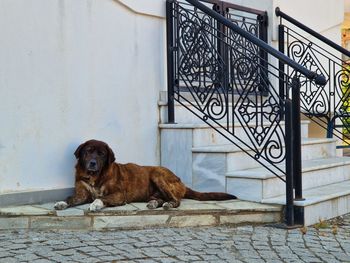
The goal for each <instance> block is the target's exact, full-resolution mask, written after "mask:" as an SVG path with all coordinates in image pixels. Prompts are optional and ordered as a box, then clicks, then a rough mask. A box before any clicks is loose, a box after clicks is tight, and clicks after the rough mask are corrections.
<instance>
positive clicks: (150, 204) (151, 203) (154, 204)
mask: <svg viewBox="0 0 350 263" xmlns="http://www.w3.org/2000/svg"><path fill="white" fill-rule="evenodd" d="M157 207H159V203H158V201H157V200H151V201H149V202H148V203H147V208H148V209H156V208H157Z"/></svg>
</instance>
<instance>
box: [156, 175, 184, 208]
mask: <svg viewBox="0 0 350 263" xmlns="http://www.w3.org/2000/svg"><path fill="white" fill-rule="evenodd" d="M151 180H152V182H153V183H154V185H155V186H156V188H157V191H159V192H160V194H161V196H162V197H163V198H164V201H165V202H164V203H163V204H162V206H163V208H164V209H165V210H168V209H170V208H176V207H178V206H179V205H180V201H181V199H182V198H183V196H184V195H185V193H186V186H185V185H184V184H183V183H182V182H181V180H180V179H179V178H178V177H176V176H175V175H174V177H172V176H171V177H169V176H167V175H164V174H162V173H159V174H156V175H153V176H152V178H151Z"/></svg>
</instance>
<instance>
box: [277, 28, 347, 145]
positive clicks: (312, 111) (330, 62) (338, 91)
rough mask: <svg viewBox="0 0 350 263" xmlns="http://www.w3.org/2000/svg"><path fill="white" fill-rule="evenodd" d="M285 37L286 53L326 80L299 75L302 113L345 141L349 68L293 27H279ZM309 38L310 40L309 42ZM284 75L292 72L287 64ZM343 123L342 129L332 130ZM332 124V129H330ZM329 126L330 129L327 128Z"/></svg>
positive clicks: (319, 44)
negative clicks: (325, 82) (311, 79)
mask: <svg viewBox="0 0 350 263" xmlns="http://www.w3.org/2000/svg"><path fill="white" fill-rule="evenodd" d="M283 29H284V30H283V34H284V35H285V36H284V38H285V39H286V46H287V50H286V51H287V52H286V53H287V55H288V56H289V57H290V58H292V59H293V60H295V61H296V62H298V63H299V64H301V65H302V66H304V67H306V68H308V69H310V70H311V71H314V72H316V73H318V74H322V75H323V76H325V77H326V79H327V84H326V85H325V86H319V85H316V84H315V83H314V82H312V81H310V80H308V79H305V78H303V76H300V79H301V80H302V81H301V91H300V92H301V108H302V111H303V113H304V114H306V115H307V116H309V117H310V118H311V119H312V120H314V121H315V122H316V123H318V124H319V125H320V126H322V127H323V128H325V129H327V130H328V134H330V133H333V135H335V136H336V137H338V138H339V139H341V140H343V141H344V142H346V143H348V142H347V140H348V139H350V133H349V129H350V125H349V124H350V122H349V120H350V119H349V116H350V107H349V104H350V89H349V88H350V87H349V85H350V81H349V79H350V71H349V65H348V64H347V63H346V62H345V61H343V60H341V58H340V56H337V53H335V55H334V54H332V53H330V51H329V48H328V49H326V46H325V45H324V44H322V42H321V41H318V42H319V43H318V44H316V43H315V42H313V41H317V40H315V39H312V38H310V37H308V38H306V37H305V36H303V35H302V34H301V33H299V32H297V31H296V29H292V28H289V27H287V26H285V25H284V26H283ZM312 40H313V41H312ZM287 74H288V75H289V74H294V71H293V70H291V69H290V68H289V67H287ZM339 122H340V125H339V126H344V127H343V128H344V129H334V128H336V127H337V125H336V123H339ZM332 127H333V128H332ZM330 129H331V130H330Z"/></svg>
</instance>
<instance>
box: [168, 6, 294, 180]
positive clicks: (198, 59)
mask: <svg viewBox="0 0 350 263" xmlns="http://www.w3.org/2000/svg"><path fill="white" fill-rule="evenodd" d="M171 13H172V19H173V20H172V22H173V29H174V34H173V43H172V45H173V47H172V50H173V57H174V60H175V61H174V65H175V68H174V76H173V77H174V86H173V88H174V99H175V100H176V101H178V102H179V103H180V104H181V105H183V106H184V107H186V108H187V109H188V110H190V111H191V112H192V113H193V114H195V115H196V116H198V117H199V118H201V119H202V120H203V121H204V122H206V123H207V124H209V125H210V126H211V127H213V128H214V129H215V130H216V131H217V132H219V133H220V134H222V135H223V136H224V137H226V138H227V139H228V140H229V141H231V142H232V143H233V144H234V145H235V146H236V147H237V148H239V149H241V150H243V151H244V152H246V153H247V154H248V155H250V156H251V157H252V158H254V159H255V160H256V161H257V162H259V163H260V164H262V165H263V166H264V167H266V168H267V169H268V170H270V171H271V172H272V173H273V174H275V175H276V176H277V177H279V178H280V179H282V180H283V181H284V178H282V176H283V175H284V174H285V161H286V149H285V128H284V121H283V118H281V116H283V114H284V111H285V109H284V107H285V103H284V100H283V99H281V98H280V96H279V94H278V89H276V87H275V85H276V83H278V81H279V79H280V75H281V72H279V70H278V68H277V67H276V66H275V65H273V64H271V63H269V62H268V59H267V55H266V54H263V53H262V52H260V51H259V50H260V47H258V46H256V45H255V44H254V43H252V42H251V41H249V40H248V39H244V41H241V40H240V41H238V38H237V34H236V33H235V32H233V31H232V30H231V29H230V28H225V30H222V28H224V26H223V25H222V24H220V22H219V21H217V20H216V19H215V18H213V17H211V16H209V15H207V14H205V13H203V12H201V11H200V10H198V9H197V8H196V7H193V6H190V5H188V4H186V3H184V2H181V1H173V4H172V12H171ZM240 38H242V37H241V36H240ZM283 79H284V80H287V81H288V80H289V77H288V76H287V75H285V74H284V75H283ZM288 86H290V85H289V84H288ZM262 90H269V93H268V95H266V93H264V92H263V91H262Z"/></svg>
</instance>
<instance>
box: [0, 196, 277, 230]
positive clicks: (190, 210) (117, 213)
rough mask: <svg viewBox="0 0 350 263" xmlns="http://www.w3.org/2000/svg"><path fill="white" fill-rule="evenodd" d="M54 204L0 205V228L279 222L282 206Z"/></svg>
mask: <svg viewBox="0 0 350 263" xmlns="http://www.w3.org/2000/svg"><path fill="white" fill-rule="evenodd" d="M53 204H54V203H46V204H37V205H27V206H23V205H22V206H12V207H4V208H0V230H8V229H28V230H29V229H31V230H109V229H143V228H151V227H195V226H215V225H220V224H244V223H257V224H264V223H272V222H280V220H281V211H282V206H279V205H277V206H276V205H265V204H259V203H254V202H246V201H240V200H231V201H221V202H219V201H208V202H199V201H195V200H183V202H182V204H181V206H180V207H179V208H176V209H172V210H164V209H162V208H159V209H155V210H148V209H146V203H131V204H127V205H125V206H119V207H110V208H105V209H103V210H101V211H99V212H96V213H92V212H89V211H87V208H88V206H89V205H82V206H78V207H74V208H69V209H66V210H62V211H55V210H53Z"/></svg>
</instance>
